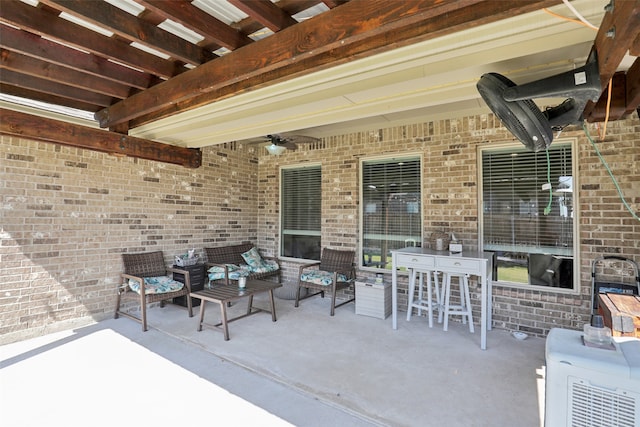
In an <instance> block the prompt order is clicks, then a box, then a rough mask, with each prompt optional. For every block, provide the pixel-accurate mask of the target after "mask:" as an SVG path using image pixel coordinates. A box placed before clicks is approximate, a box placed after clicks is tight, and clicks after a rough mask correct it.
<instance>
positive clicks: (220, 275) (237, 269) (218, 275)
mask: <svg viewBox="0 0 640 427" xmlns="http://www.w3.org/2000/svg"><path fill="white" fill-rule="evenodd" d="M225 265H226V266H227V270H228V271H229V279H231V280H238V279H239V278H240V277H247V276H249V274H251V270H250V269H249V266H248V265H244V264H243V265H235V264H225ZM207 272H208V273H209V280H220V279H224V278H225V277H224V274H225V272H224V267H219V266H216V265H214V266H213V267H211V268H210V269H209V270H207Z"/></svg>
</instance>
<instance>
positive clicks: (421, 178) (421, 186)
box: [357, 152, 424, 273]
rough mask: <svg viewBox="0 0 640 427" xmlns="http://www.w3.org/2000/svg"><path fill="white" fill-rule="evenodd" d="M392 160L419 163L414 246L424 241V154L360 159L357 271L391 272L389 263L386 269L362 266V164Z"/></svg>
mask: <svg viewBox="0 0 640 427" xmlns="http://www.w3.org/2000/svg"><path fill="white" fill-rule="evenodd" d="M393 160H397V161H402V160H418V161H419V162H420V168H419V174H420V176H419V182H418V188H419V190H420V197H419V198H420V212H419V214H420V220H419V221H420V238H419V240H418V241H417V242H416V246H422V242H423V241H424V153H422V152H407V153H402V154H398V153H392V154H386V155H378V156H368V157H361V158H360V159H359V164H358V165H359V174H358V175H359V183H358V189H359V193H360V195H359V207H358V225H359V231H358V240H359V244H358V253H357V258H358V269H359V270H363V271H371V272H376V273H381V272H382V273H384V272H387V273H388V272H390V271H391V263H389V265H388V267H385V268H383V267H371V266H365V265H364V262H363V261H364V241H365V235H364V229H365V227H364V221H365V208H366V207H365V201H364V164H365V163H370V162H390V161H393Z"/></svg>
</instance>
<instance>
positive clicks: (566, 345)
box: [544, 328, 640, 427]
mask: <svg viewBox="0 0 640 427" xmlns="http://www.w3.org/2000/svg"><path fill="white" fill-rule="evenodd" d="M613 341H614V342H613V345H612V348H611V349H602V348H593V347H587V346H585V345H584V343H583V340H582V332H580V331H571V330H567V329H558V328H555V329H552V330H551V331H550V332H549V335H548V336H547V341H546V363H547V366H546V376H545V378H546V379H545V423H544V425H545V427H638V426H640V340H638V339H636V338H614V340H613Z"/></svg>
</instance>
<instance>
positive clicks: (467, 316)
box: [443, 273, 474, 333]
mask: <svg viewBox="0 0 640 427" xmlns="http://www.w3.org/2000/svg"><path fill="white" fill-rule="evenodd" d="M452 276H455V277H457V278H458V282H459V284H460V304H455V305H454V304H451V277H452ZM443 281H444V284H443V287H444V290H443V292H444V328H443V329H444V330H445V331H446V330H447V329H448V328H449V316H462V323H466V322H467V321H468V322H469V332H471V333H473V332H474V329H473V314H472V312H471V295H470V294H469V277H468V276H467V275H466V274H447V273H445V274H444V277H443Z"/></svg>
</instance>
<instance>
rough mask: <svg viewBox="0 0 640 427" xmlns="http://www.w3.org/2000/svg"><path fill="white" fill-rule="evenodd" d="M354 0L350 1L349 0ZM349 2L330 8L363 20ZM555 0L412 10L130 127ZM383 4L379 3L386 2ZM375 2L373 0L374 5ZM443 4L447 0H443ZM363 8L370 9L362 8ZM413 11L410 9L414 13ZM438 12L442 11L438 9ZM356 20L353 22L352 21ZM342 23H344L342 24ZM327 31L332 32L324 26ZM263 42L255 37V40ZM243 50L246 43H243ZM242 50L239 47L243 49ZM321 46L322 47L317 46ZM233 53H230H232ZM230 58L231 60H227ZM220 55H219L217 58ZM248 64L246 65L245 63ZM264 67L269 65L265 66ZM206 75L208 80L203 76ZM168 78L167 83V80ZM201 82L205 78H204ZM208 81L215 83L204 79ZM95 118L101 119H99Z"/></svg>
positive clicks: (273, 51)
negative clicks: (369, 33) (362, 33)
mask: <svg viewBox="0 0 640 427" xmlns="http://www.w3.org/2000/svg"><path fill="white" fill-rule="evenodd" d="M352 3H353V2H352ZM352 3H347V4H345V5H342V6H340V7H339V8H336V9H335V10H340V9H341V8H342V10H348V12H347V13H346V14H347V16H344V17H343V19H344V22H345V23H346V22H354V21H355V22H360V20H361V19H367V16H362V13H361V12H360V11H359V9H358V8H357V7H355V8H353V9H354V10H351V9H349V8H350V7H351V6H350V5H351V4H352ZM383 3H385V5H390V7H393V6H401V5H404V4H409V2H383ZM553 3H554V0H545V1H542V2H540V1H536V2H532V1H527V2H525V1H518V0H513V1H484V2H481V3H473V2H471V3H467V4H466V7H464V6H465V5H463V4H462V2H457V3H456V4H455V5H454V6H455V7H454V8H451V9H447V10H446V12H442V11H440V10H429V9H426V10H424V11H423V12H424V13H417V15H418V16H415V15H412V18H411V20H410V22H407V20H408V19H409V18H405V19H407V20H404V21H403V20H402V19H400V20H398V21H396V22H395V23H394V24H395V25H393V28H392V29H389V28H378V29H377V30H370V31H377V36H374V37H367V36H364V37H359V38H357V39H356V40H354V39H351V40H350V43H346V42H345V43H343V44H342V43H340V42H338V43H337V44H338V46H335V47H334V48H333V49H329V50H326V51H324V52H318V51H316V50H315V49H313V48H311V47H310V49H311V50H312V52H310V53H309V54H308V55H305V54H301V55H294V58H292V59H284V58H283V59H282V60H281V61H280V62H279V64H278V65H279V67H264V68H263V70H264V71H263V72H261V73H254V74H252V75H244V76H243V78H242V79H240V78H238V79H235V80H232V79H229V78H227V79H226V80H225V79H223V78H222V77H220V78H218V79H215V80H214V82H215V84H216V86H215V88H214V89H215V90H213V91H205V90H203V91H201V92H200V93H197V94H195V96H190V97H185V98H184V99H182V100H179V101H177V102H174V103H171V104H170V105H165V106H163V107H162V108H160V109H155V110H154V111H152V112H150V113H147V114H143V115H138V116H137V117H134V118H131V119H130V126H131V128H134V127H137V126H140V125H142V124H145V123H149V122H151V121H155V120H158V119H161V118H164V117H169V116H171V115H173V114H177V113H179V112H181V111H187V110H189V109H192V108H196V107H200V106H203V105H206V104H210V103H211V102H215V101H218V100H221V99H225V98H228V97H230V96H233V95H235V94H237V93H241V92H246V91H249V90H253V89H256V88H260V87H265V86H268V85H270V84H273V83H277V82H280V81H284V80H286V79H291V78H294V77H297V76H301V75H305V74H308V73H310V72H313V71H318V70H321V69H324V68H328V67H331V66H335V65H339V64H342V63H346V62H349V61H353V60H356V59H359V58H364V57H367V56H370V55H373V54H376V53H379V52H382V51H387V50H390V49H394V48H397V47H401V46H406V45H409V44H412V43H416V42H418V41H423V40H427V39H432V38H436V37H440V36H444V35H446V34H452V33H455V32H456V31H460V30H462V29H467V28H470V27H473V26H476V25H482V24H486V23H489V22H492V21H497V20H500V19H505V18H506V17H508V16H512V15H517V14H522V13H527V12H530V11H533V10H537V9H540V8H542V7H548V6H549V5H551V4H553ZM372 4H373V2H372V3H370V4H369V6H372ZM385 5H383V7H384V6H385ZM374 6H375V5H374ZM444 6H446V5H444ZM367 10H370V9H369V8H367ZM332 12H333V10H332V11H330V12H326V13H324V14H322V15H320V16H317V17H315V18H314V19H315V20H316V22H318V24H316V25H317V27H318V28H317V31H318V32H323V33H326V32H327V31H328V30H327V29H322V28H323V27H324V26H326V25H329V26H330V27H329V28H333V27H331V23H332V22H335V25H336V26H339V25H341V22H342V21H341V19H338V18H336V17H334V19H332V18H331V17H330V16H331V13H332ZM394 12H397V13H398V15H397V16H403V15H404V14H407V15H409V12H407V13H405V11H402V12H400V11H398V10H397V9H393V12H392V11H389V10H387V11H386V13H383V12H381V11H379V10H378V11H372V12H371V14H372V16H378V15H379V16H382V17H386V18H387V19H389V20H391V16H390V14H392V13H394ZM352 13H353V14H359V15H357V16H358V17H359V18H354V17H353V16H351V14H352ZM414 13H415V12H414ZM440 13H442V14H440ZM443 14H446V19H445V17H443ZM324 16H328V19H327V21H326V22H325V21H321V18H322V17H324ZM310 21H312V20H310ZM383 23H384V22H382V23H380V24H378V23H375V24H370V25H378V26H379V27H384V26H383V25H382V24H383ZM299 25H301V24H298V25H296V26H295V27H293V28H289V29H287V30H286V31H283V32H280V33H276V34H274V35H272V36H270V37H268V38H267V39H265V40H266V41H269V40H272V39H274V38H276V39H279V40H282V39H281V38H279V37H280V36H281V35H282V33H288V32H291V33H290V34H291V36H290V38H291V39H296V40H300V39H302V40H304V35H303V34H300V33H299V32H295V31H293V30H296V29H298V28H299V27H298V26H299ZM354 25H357V24H354ZM345 27H348V25H346V24H345ZM341 31H342V32H348V31H347V30H346V29H344V28H338V29H336V30H335V32H336V33H338V32H341ZM329 32H332V33H333V31H329ZM311 34H312V35H315V32H314V31H312V30H311ZM309 37H310V39H311V40H313V37H312V36H309ZM260 42H262V40H261V41H259V42H256V44H258V43H260ZM281 43H282V45H280V44H276V45H273V44H270V43H269V42H267V43H266V45H267V47H266V48H264V50H265V53H264V54H263V56H264V57H266V58H270V57H278V55H277V51H279V50H282V48H283V46H294V47H295V45H296V43H295V42H293V41H287V42H282V41H281ZM245 49H248V48H245ZM243 50H244V49H243ZM318 50H321V49H318ZM240 53H241V52H240V51H238V52H232V53H230V54H229V55H226V56H228V57H231V58H235V63H236V64H237V65H238V66H240V65H242V64H245V63H246V62H248V61H243V60H242V59H240V55H237V54H240ZM234 55H235V56H234ZM231 58H230V59H231ZM220 59H223V58H220ZM220 59H217V60H214V61H212V62H210V63H209V64H205V65H207V66H211V67H212V68H213V67H214V63H216V62H218V61H220ZM249 65H251V64H250V63H249ZM245 68H246V67H244V66H242V67H240V69H245ZM267 68H268V69H267ZM219 72H220V70H217V69H212V70H211V71H210V72H209V74H210V75H212V76H214V77H215V76H217V75H219V74H218V73H219ZM235 72H236V74H238V73H240V72H239V71H238V70H235ZM204 79H205V80H207V81H209V80H210V79H207V78H206V77H204ZM169 83H171V82H169ZM203 84H204V83H203ZM209 84H214V83H211V82H209ZM129 100H132V98H129V99H128V100H125V101H123V102H124V103H126V102H127V101H129ZM118 105H119V104H115V106H112V107H110V108H108V109H105V110H103V111H101V112H99V113H97V115H96V117H97V118H99V116H100V115H101V114H105V113H107V112H108V113H110V110H111V109H112V108H114V107H117V106H118ZM99 120H100V119H99Z"/></svg>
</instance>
